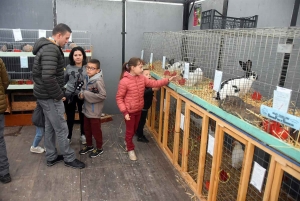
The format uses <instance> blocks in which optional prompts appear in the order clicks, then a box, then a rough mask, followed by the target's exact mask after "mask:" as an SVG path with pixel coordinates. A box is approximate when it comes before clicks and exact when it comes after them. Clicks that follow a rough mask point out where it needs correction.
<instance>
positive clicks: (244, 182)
mask: <svg viewBox="0 0 300 201" xmlns="http://www.w3.org/2000/svg"><path fill="white" fill-rule="evenodd" d="M253 155H254V145H253V144H252V143H251V142H248V143H247V144H246V147H245V154H244V156H245V157H244V160H243V166H242V172H241V174H242V176H241V179H240V184H239V191H238V197H237V199H238V200H240V201H243V200H246V195H247V190H248V184H249V180H250V174H251V166H252V161H253Z"/></svg>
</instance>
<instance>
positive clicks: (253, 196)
mask: <svg viewBox="0 0 300 201" xmlns="http://www.w3.org/2000/svg"><path fill="white" fill-rule="evenodd" d="M270 159H271V157H270V155H269V154H268V153H266V152H264V151H263V150H261V149H259V148H258V147H255V149H254V156H253V162H252V167H251V174H252V171H253V167H254V162H256V163H257V164H259V165H260V166H261V167H263V168H264V169H266V173H265V176H264V179H263V184H262V188H261V189H260V190H258V189H257V188H255V187H254V186H253V185H252V184H251V181H249V185H248V191H247V195H246V200H247V201H250V200H251V201H252V200H253V201H259V200H263V197H264V191H265V187H266V182H267V178H268V172H269V165H270ZM250 178H251V177H250Z"/></svg>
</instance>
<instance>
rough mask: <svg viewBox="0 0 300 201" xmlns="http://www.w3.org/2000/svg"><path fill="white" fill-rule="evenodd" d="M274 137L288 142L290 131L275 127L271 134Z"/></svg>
mask: <svg viewBox="0 0 300 201" xmlns="http://www.w3.org/2000/svg"><path fill="white" fill-rule="evenodd" d="M271 134H272V135H273V136H274V137H277V138H279V139H282V140H286V139H287V138H288V136H289V132H288V130H286V129H284V128H282V127H274V128H273V129H272V133H271Z"/></svg>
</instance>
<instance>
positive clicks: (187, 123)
mask: <svg viewBox="0 0 300 201" xmlns="http://www.w3.org/2000/svg"><path fill="white" fill-rule="evenodd" d="M190 115H191V112H190V104H188V103H185V115H184V116H185V120H184V133H183V145H182V171H183V172H186V171H187V161H188V149H189V135H190V118H189V117H190Z"/></svg>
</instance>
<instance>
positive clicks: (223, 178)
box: [219, 170, 230, 183]
mask: <svg viewBox="0 0 300 201" xmlns="http://www.w3.org/2000/svg"><path fill="white" fill-rule="evenodd" d="M229 178H230V175H229V173H227V172H226V171H225V170H221V171H220V173H219V180H220V181H221V182H223V183H226V182H227V181H229Z"/></svg>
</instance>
